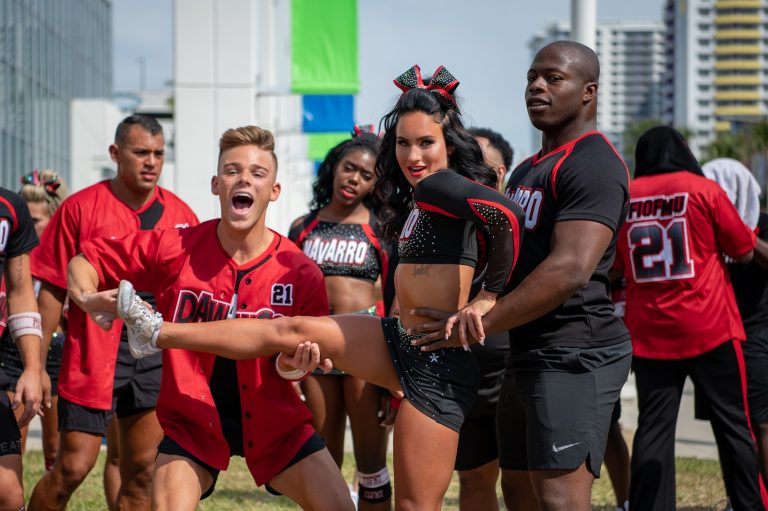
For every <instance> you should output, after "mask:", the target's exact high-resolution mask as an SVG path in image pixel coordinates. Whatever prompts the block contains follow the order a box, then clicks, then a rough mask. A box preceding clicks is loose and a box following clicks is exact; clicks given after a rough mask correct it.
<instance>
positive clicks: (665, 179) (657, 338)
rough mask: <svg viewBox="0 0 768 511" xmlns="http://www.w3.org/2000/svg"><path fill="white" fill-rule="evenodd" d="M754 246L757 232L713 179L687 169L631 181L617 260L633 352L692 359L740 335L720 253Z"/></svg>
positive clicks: (737, 253)
mask: <svg viewBox="0 0 768 511" xmlns="http://www.w3.org/2000/svg"><path fill="white" fill-rule="evenodd" d="M754 246H755V233H754V232H752V230H750V229H749V227H747V226H746V225H745V224H744V222H743V221H742V220H741V218H740V217H739V213H738V212H737V211H736V209H735V208H734V207H733V204H732V203H731V201H730V200H729V199H728V196H727V195H726V194H725V192H724V191H723V189H722V188H720V186H719V185H718V184H717V183H716V182H715V181H712V180H709V179H707V178H705V177H703V176H699V175H696V174H693V173H691V172H687V171H680V172H673V173H669V174H657V175H651V176H644V177H641V178H638V179H635V180H633V181H632V200H631V203H630V207H629V213H628V214H627V220H626V223H625V224H624V226H623V227H622V229H621V231H620V233H619V241H618V257H619V260H618V261H617V262H618V263H619V264H620V266H622V267H623V268H624V277H625V278H626V281H627V304H626V310H625V316H624V321H625V322H626V324H627V327H628V328H629V331H630V332H631V333H632V345H633V348H634V353H635V355H637V356H639V357H645V358H653V359H680V358H690V357H695V356H697V355H701V354H702V353H705V352H707V351H709V350H711V349H713V348H715V347H717V346H718V345H720V344H722V343H724V342H727V341H730V340H732V339H736V340H744V339H745V335H744V327H743V326H742V323H741V317H740V316H739V311H738V308H737V306H736V299H735V297H734V295H733V289H732V288H731V285H730V281H729V279H728V274H727V271H726V266H725V261H724V260H723V256H722V254H723V253H725V254H727V255H730V256H731V257H740V256H743V255H744V254H746V253H747V252H749V251H750V250H752V249H753V248H754Z"/></svg>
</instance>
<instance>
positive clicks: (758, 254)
mask: <svg viewBox="0 0 768 511" xmlns="http://www.w3.org/2000/svg"><path fill="white" fill-rule="evenodd" d="M754 261H755V263H756V264H757V265H758V266H760V268H762V269H764V270H768V242H767V241H765V240H763V239H760V238H757V243H756V245H755V250H754Z"/></svg>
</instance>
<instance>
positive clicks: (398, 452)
mask: <svg viewBox="0 0 768 511" xmlns="http://www.w3.org/2000/svg"><path fill="white" fill-rule="evenodd" d="M458 83H459V82H458V80H456V79H455V78H454V77H453V76H452V75H451V74H450V73H449V72H448V71H447V70H446V69H445V68H443V67H442V66H441V67H440V68H438V69H437V71H436V72H435V74H434V75H433V77H432V79H431V80H429V81H428V84H427V83H425V81H424V80H422V78H421V73H420V71H419V68H418V66H414V67H413V68H411V69H409V70H408V71H407V72H406V73H404V74H403V75H401V76H400V77H398V78H397V79H396V80H395V84H396V85H397V86H398V87H400V88H401V89H402V90H403V91H404V93H403V95H402V96H401V97H400V99H399V100H398V102H397V104H396V105H395V107H394V109H393V110H392V111H391V112H390V113H389V114H387V115H386V116H385V117H384V119H383V126H384V128H385V130H386V132H385V135H384V138H383V140H382V144H381V151H380V153H379V157H378V159H377V161H376V173H377V176H378V181H377V183H376V186H375V188H374V195H375V198H376V200H377V202H378V204H377V208H376V209H377V211H378V212H379V216H380V219H381V222H382V232H383V236H384V238H385V239H390V240H395V239H397V240H398V252H399V256H400V264H399V265H398V267H397V272H396V275H395V286H396V290H397V299H398V302H399V307H400V311H401V314H400V317H399V318H381V319H379V318H374V317H371V316H365V315H341V316H330V317H325V318H316V317H283V318H277V319H272V320H269V321H260V320H252V319H249V320H247V321H240V320H230V321H227V322H226V323H224V322H209V323H204V324H176V323H163V322H162V319H161V318H160V317H159V316H157V315H154V314H152V313H151V312H150V311H149V310H148V309H146V307H145V306H144V305H143V304H142V303H141V301H140V300H139V299H135V298H134V293H133V289H132V286H131V285H130V283H127V282H123V283H121V287H120V290H119V291H118V313H119V314H120V316H121V317H123V318H124V320H125V322H126V324H127V325H129V332H132V333H131V338H132V339H133V343H134V347H138V348H139V349H143V350H144V351H145V352H147V353H149V352H152V351H154V350H156V349H157V348H185V349H190V350H197V351H203V352H211V353H216V354H219V355H221V356H225V357H229V358H233V359H244V358H253V357H260V356H267V355H271V354H274V353H282V352H284V353H286V354H289V355H294V358H293V360H292V361H291V362H292V363H293V364H296V363H297V361H298V360H299V359H300V358H302V359H303V360H305V361H306V360H307V358H306V357H307V356H308V354H311V355H312V356H313V360H314V361H316V362H317V361H319V359H320V358H323V359H325V358H330V359H332V361H333V364H334V365H335V366H336V367H338V368H339V369H342V370H343V371H345V372H347V373H349V374H352V375H355V376H358V377H360V378H363V379H365V380H367V381H369V382H371V383H375V384H377V385H380V386H382V387H386V388H389V389H393V390H396V391H399V390H402V391H403V392H404V393H405V400H404V401H403V404H402V406H401V407H400V411H399V413H398V416H397V419H396V422H395V444H394V466H395V472H396V473H397V478H396V482H395V504H396V508H397V509H419V510H424V509H439V508H440V505H441V503H442V499H443V496H444V494H445V491H446V490H447V488H448V485H449V483H450V480H451V473H452V471H453V463H454V459H455V456H456V445H457V442H458V431H459V428H460V427H461V424H462V422H463V420H464V416H465V414H466V413H467V411H468V410H469V409H470V407H471V406H472V403H473V401H474V399H475V395H476V392H477V385H478V381H479V370H478V366H477V363H476V361H475V359H474V357H473V356H472V354H471V353H470V352H469V351H468V349H467V348H466V347H465V349H461V348H458V349H456V348H452V349H445V350H439V351H435V352H432V353H426V352H422V351H421V350H420V349H419V348H418V347H414V346H413V345H412V342H413V341H414V340H415V339H417V337H416V336H414V335H410V334H409V333H408V328H410V327H412V326H414V325H417V324H420V323H423V322H424V321H425V320H427V318H423V317H419V316H416V315H414V314H413V312H412V311H413V309H415V308H417V307H422V306H427V305H428V306H430V307H433V308H442V309H444V310H449V309H450V310H457V309H460V310H459V312H458V313H457V314H456V321H457V323H459V324H460V325H466V326H468V327H469V330H470V331H471V332H472V333H473V335H474V334H475V333H477V334H478V337H482V336H483V333H482V330H481V331H479V332H477V331H476V330H475V329H476V328H477V327H476V325H477V324H478V323H479V318H480V317H481V316H482V315H483V314H484V313H485V312H487V311H488V310H489V309H490V308H491V307H492V306H493V305H494V303H495V299H496V296H497V295H498V293H500V292H501V291H502V290H503V288H504V286H505V285H506V284H507V282H508V280H509V276H510V274H511V271H512V268H513V266H514V263H515V260H516V258H517V254H518V251H519V247H520V242H521V237H522V229H521V226H520V224H521V223H522V220H523V212H522V210H521V209H520V207H519V206H518V205H517V204H516V203H514V202H513V201H512V200H510V199H508V198H507V197H505V196H503V195H502V194H501V193H499V192H498V191H496V190H495V189H494V188H493V185H494V183H495V181H496V175H495V173H494V171H493V170H492V169H491V168H490V167H488V166H487V165H486V164H485V162H484V160H483V154H482V152H481V150H480V147H479V145H478V144H477V142H476V141H475V140H474V139H473V137H472V136H471V135H470V134H469V133H468V132H467V131H466V130H465V128H464V126H463V125H462V122H461V120H460V115H459V109H458V106H457V104H456V100H455V98H454V96H453V91H454V90H455V88H456V87H457V86H458ZM478 226H484V228H485V229H487V230H488V232H489V237H488V239H489V243H488V254H487V256H488V257H487V261H488V263H487V267H486V269H485V279H484V281H483V290H482V291H481V292H480V293H479V294H478V295H477V296H476V297H475V298H474V299H473V300H472V301H471V302H469V303H467V299H468V296H469V291H470V287H471V284H472V279H473V275H474V273H475V266H476V265H477V260H478V253H477V237H476V229H477V227H478ZM308 340H309V341H312V343H316V345H314V346H312V347H311V349H310V347H309V343H306V342H305V341H308ZM318 347H319V353H318V352H317V351H316V348H318ZM318 355H321V357H318ZM283 358H284V357H280V356H278V357H277V361H276V367H277V369H278V372H282V373H288V375H289V376H290V375H291V373H292V372H291V371H289V370H287V369H286V368H290V365H288V366H286V365H284V364H285V361H284V360H283ZM387 359H390V360H391V363H388V362H386V360H387ZM294 372H295V373H298V374H297V376H301V374H302V373H303V372H302V371H298V370H297V371H294Z"/></svg>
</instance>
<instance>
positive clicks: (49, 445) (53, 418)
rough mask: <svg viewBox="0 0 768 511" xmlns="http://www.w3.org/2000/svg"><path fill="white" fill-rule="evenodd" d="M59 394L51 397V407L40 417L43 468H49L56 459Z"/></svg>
mask: <svg viewBox="0 0 768 511" xmlns="http://www.w3.org/2000/svg"><path fill="white" fill-rule="evenodd" d="M58 403H59V396H52V397H51V408H49V409H48V410H45V416H43V418H42V424H43V458H44V459H45V470H46V471H48V470H51V468H53V463H54V461H56V452H58V450H59V414H58V412H57V410H58Z"/></svg>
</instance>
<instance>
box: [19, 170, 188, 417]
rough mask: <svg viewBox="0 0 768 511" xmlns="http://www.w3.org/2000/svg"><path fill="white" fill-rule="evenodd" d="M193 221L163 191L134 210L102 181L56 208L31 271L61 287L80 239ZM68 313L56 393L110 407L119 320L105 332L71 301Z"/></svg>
mask: <svg viewBox="0 0 768 511" xmlns="http://www.w3.org/2000/svg"><path fill="white" fill-rule="evenodd" d="M197 223H198V221H197V217H196V216H195V214H194V213H193V212H192V210H191V209H190V208H189V206H187V205H186V204H185V203H184V202H183V201H182V200H181V199H179V198H178V197H176V196H175V195H174V194H173V193H171V192H169V191H168V190H165V189H162V188H160V187H157V188H155V192H154V196H153V197H152V199H151V200H150V201H149V202H147V204H145V205H144V207H142V208H141V209H139V210H136V211H134V210H133V209H131V208H130V207H129V206H127V205H126V204H125V203H123V202H122V201H120V199H118V198H117V197H116V196H115V194H114V193H113V192H112V187H111V185H110V183H109V181H101V182H99V183H96V184H95V185H92V186H89V187H88V188H85V189H83V190H81V191H79V192H77V193H75V194H73V195H71V196H70V197H68V198H67V199H66V200H65V201H64V202H62V204H61V206H60V207H59V209H57V210H56V213H54V215H53V217H51V221H50V223H49V224H48V227H46V229H45V232H44V233H43V236H42V238H41V240H40V248H39V249H38V250H35V251H33V252H32V256H31V267H32V275H34V276H35V277H36V278H38V279H40V280H44V281H46V282H48V283H50V284H52V285H54V286H56V287H60V288H63V289H66V287H67V264H68V263H69V260H70V259H72V258H73V257H74V256H76V255H77V254H79V253H80V252H82V244H83V243H84V242H85V241H88V240H90V239H94V238H101V237H110V238H117V237H121V236H125V235H126V234H129V233H132V232H135V231H137V230H139V229H168V228H173V227H177V228H180V227H189V226H190V225H196V224H197ZM141 291H144V290H143V289H141ZM68 314H69V316H68V321H69V322H68V324H67V338H66V340H65V341H64V342H65V349H64V355H63V358H62V361H61V372H60V374H59V389H58V390H59V394H61V395H62V396H63V397H64V398H65V399H67V401H71V402H73V403H76V404H79V405H81V406H87V407H89V408H96V409H99V410H109V409H110V408H111V407H112V387H113V383H114V374H115V360H116V359H117V348H118V344H119V342H120V329H121V328H122V322H121V321H115V326H114V327H113V328H112V330H111V331H109V332H105V331H104V330H102V329H101V328H99V327H98V326H97V325H96V323H94V322H93V321H92V320H91V319H90V317H89V316H88V315H87V314H85V313H83V311H82V310H80V309H79V308H78V307H77V306H75V305H74V304H73V305H72V306H71V307H70V308H69V312H68Z"/></svg>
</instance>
